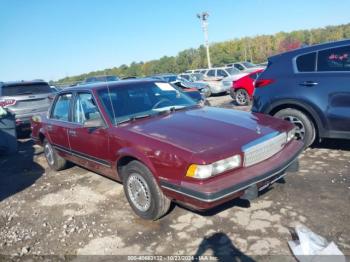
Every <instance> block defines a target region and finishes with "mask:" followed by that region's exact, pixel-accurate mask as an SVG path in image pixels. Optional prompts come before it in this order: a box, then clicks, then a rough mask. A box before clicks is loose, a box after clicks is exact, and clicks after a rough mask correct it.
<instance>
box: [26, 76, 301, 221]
mask: <svg viewBox="0 0 350 262" xmlns="http://www.w3.org/2000/svg"><path fill="white" fill-rule="evenodd" d="M32 129H33V132H32V136H33V139H35V140H36V141H37V143H38V144H40V145H43V147H44V154H45V157H46V159H47V162H48V164H49V166H50V167H51V168H52V169H54V170H62V169H64V168H65V167H66V166H67V161H70V162H73V163H76V164H78V165H80V166H83V167H86V168H87V169H89V170H92V171H94V172H96V173H99V174H102V175H104V176H107V177H110V178H112V179H115V180H117V181H120V182H122V183H123V186H124V191H125V195H126V197H127V200H128V202H129V203H130V205H131V207H132V209H133V210H134V212H135V213H136V214H137V215H139V216H140V217H142V218H144V219H151V220H155V219H158V218H160V217H161V216H163V215H164V214H166V213H167V211H168V209H169V206H170V203H171V201H175V202H178V203H182V204H184V205H186V206H189V207H191V208H194V209H197V210H207V209H210V208H213V207H215V206H218V205H220V204H222V203H224V202H227V201H229V200H232V199H235V198H239V197H243V198H248V197H249V198H252V197H255V196H257V195H258V192H259V190H261V189H263V188H266V187H267V186H269V185H270V184H271V183H273V182H274V181H276V180H278V179H279V178H280V177H282V176H284V175H285V174H286V173H284V171H285V170H286V169H287V168H288V167H289V166H290V165H292V164H293V163H294V162H295V161H296V160H297V157H298V155H299V153H300V152H301V150H302V148H303V143H302V142H301V141H297V140H294V139H293V137H294V127H293V125H292V124H290V123H288V122H287V121H284V120H280V119H276V118H273V117H270V116H266V115H262V114H252V113H248V112H242V111H236V110H231V109H220V108H214V107H204V106H202V105H200V104H197V103H196V102H195V101H193V100H192V99H191V98H189V97H188V96H186V95H184V94H183V93H182V92H180V91H178V90H176V89H175V88H174V87H173V86H172V85H170V84H169V83H166V82H161V81H159V80H154V79H153V80H152V79H141V80H124V81H119V82H113V83H112V82H110V83H98V84H92V85H86V86H80V87H76V88H68V89H65V90H62V91H61V92H60V93H58V94H57V95H56V97H55V101H54V102H53V104H52V106H51V108H50V110H49V112H48V113H47V114H42V115H40V116H35V117H33V120H32Z"/></svg>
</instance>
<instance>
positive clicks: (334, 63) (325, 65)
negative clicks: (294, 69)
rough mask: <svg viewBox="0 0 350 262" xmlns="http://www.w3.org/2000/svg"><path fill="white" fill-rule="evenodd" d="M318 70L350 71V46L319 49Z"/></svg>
mask: <svg viewBox="0 0 350 262" xmlns="http://www.w3.org/2000/svg"><path fill="white" fill-rule="evenodd" d="M317 71H350V46H345V47H338V48H331V49H327V50H323V51H319V52H318V62H317Z"/></svg>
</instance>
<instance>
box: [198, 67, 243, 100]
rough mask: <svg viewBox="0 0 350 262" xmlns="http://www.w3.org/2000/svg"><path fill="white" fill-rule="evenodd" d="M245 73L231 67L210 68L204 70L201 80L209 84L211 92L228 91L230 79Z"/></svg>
mask: <svg viewBox="0 0 350 262" xmlns="http://www.w3.org/2000/svg"><path fill="white" fill-rule="evenodd" d="M245 75H247V73H243V72H241V71H239V70H237V69H235V68H233V67H218V68H211V69H209V70H208V71H206V72H205V74H204V78H203V80H204V81H205V82H207V83H208V84H209V85H210V88H211V90H210V91H211V93H212V94H220V93H226V92H229V91H230V88H231V86H232V81H235V80H238V79H240V78H241V77H243V76H245Z"/></svg>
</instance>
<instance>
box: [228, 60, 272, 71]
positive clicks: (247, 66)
mask: <svg viewBox="0 0 350 262" xmlns="http://www.w3.org/2000/svg"><path fill="white" fill-rule="evenodd" d="M226 66H227V67H234V68H236V69H238V70H239V71H243V72H246V73H250V72H253V71H256V70H259V69H265V67H266V66H262V65H255V64H253V63H251V62H247V61H245V62H236V63H232V64H227V65H226Z"/></svg>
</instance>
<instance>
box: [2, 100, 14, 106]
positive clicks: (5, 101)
mask: <svg viewBox="0 0 350 262" xmlns="http://www.w3.org/2000/svg"><path fill="white" fill-rule="evenodd" d="M16 102H17V101H16V100H15V99H4V100H0V106H1V107H8V106H13V105H15V104H16Z"/></svg>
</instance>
